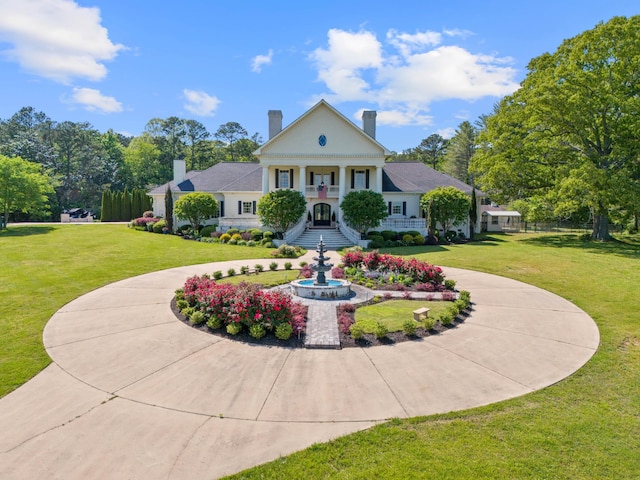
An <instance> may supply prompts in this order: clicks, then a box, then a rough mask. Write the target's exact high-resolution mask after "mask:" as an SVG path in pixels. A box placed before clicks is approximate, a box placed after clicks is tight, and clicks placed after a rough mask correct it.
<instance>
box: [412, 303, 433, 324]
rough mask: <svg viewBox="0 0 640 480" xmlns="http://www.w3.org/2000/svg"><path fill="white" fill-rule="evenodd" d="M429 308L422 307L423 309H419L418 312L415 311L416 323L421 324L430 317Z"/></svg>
mask: <svg viewBox="0 0 640 480" xmlns="http://www.w3.org/2000/svg"><path fill="white" fill-rule="evenodd" d="M429 310H430V309H429V308H426V307H422V308H418V309H417V310H414V311H413V319H414V320H415V321H416V322H420V321H422V320H424V319H426V318H427V317H428V316H429Z"/></svg>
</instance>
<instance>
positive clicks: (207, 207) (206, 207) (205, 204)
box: [173, 192, 218, 230]
mask: <svg viewBox="0 0 640 480" xmlns="http://www.w3.org/2000/svg"><path fill="white" fill-rule="evenodd" d="M173 211H174V213H175V215H176V217H177V218H179V219H180V220H187V221H188V222H189V223H190V224H191V226H192V227H193V228H194V229H196V230H199V229H200V225H202V223H203V222H204V221H206V220H208V219H209V218H213V217H214V216H215V215H216V213H218V202H217V201H216V199H215V198H214V196H213V195H211V194H210V193H204V192H191V193H187V194H186V195H183V196H181V197H180V198H178V200H176V202H175V204H174V208H173Z"/></svg>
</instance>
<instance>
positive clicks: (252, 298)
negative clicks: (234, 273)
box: [183, 275, 307, 333]
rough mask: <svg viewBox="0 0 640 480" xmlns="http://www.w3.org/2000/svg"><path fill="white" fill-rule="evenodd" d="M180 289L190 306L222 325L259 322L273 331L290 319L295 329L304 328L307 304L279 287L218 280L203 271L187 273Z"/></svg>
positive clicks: (297, 331) (299, 331)
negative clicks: (293, 299) (198, 275)
mask: <svg viewBox="0 0 640 480" xmlns="http://www.w3.org/2000/svg"><path fill="white" fill-rule="evenodd" d="M183 290H184V298H185V300H187V302H188V303H189V305H190V306H191V307H194V308H195V309H196V310H200V311H201V312H203V313H204V314H205V318H206V319H209V318H218V319H219V320H221V323H222V324H223V325H228V324H230V323H236V324H240V325H243V326H245V327H247V328H250V327H251V326H252V325H255V324H260V325H263V326H264V327H265V328H266V329H267V330H270V331H271V330H274V331H275V329H276V327H277V326H278V325H280V324H282V323H289V324H291V326H292V328H293V331H294V332H296V333H301V332H304V330H305V321H306V316H307V308H306V307H304V306H303V305H302V304H300V303H297V302H293V301H292V300H291V296H290V295H289V294H287V293H285V292H283V291H281V290H272V291H264V290H262V289H261V288H260V286H259V285H256V284H249V283H240V284H238V285H232V284H226V283H223V284H217V283H216V282H215V281H213V280H212V279H211V278H209V277H208V276H206V275H203V276H201V277H197V276H196V277H190V278H189V279H187V281H186V282H185V285H184V288H183Z"/></svg>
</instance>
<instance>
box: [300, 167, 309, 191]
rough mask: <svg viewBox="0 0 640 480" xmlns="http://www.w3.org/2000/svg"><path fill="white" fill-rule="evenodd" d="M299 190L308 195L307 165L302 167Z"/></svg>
mask: <svg viewBox="0 0 640 480" xmlns="http://www.w3.org/2000/svg"><path fill="white" fill-rule="evenodd" d="M298 190H300V191H301V192H302V195H304V196H305V197H306V193H307V168H306V167H300V177H299V180H298Z"/></svg>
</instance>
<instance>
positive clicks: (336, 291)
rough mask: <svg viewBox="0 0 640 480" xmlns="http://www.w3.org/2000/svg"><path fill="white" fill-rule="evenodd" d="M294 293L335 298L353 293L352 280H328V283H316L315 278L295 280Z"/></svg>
mask: <svg viewBox="0 0 640 480" xmlns="http://www.w3.org/2000/svg"><path fill="white" fill-rule="evenodd" d="M291 290H292V291H293V293H294V295H297V296H298V297H303V298H316V299H333V298H345V297H348V296H350V295H351V282H349V281H347V280H327V285H316V284H315V280H313V279H311V278H309V279H305V280H294V281H293V282H291Z"/></svg>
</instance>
